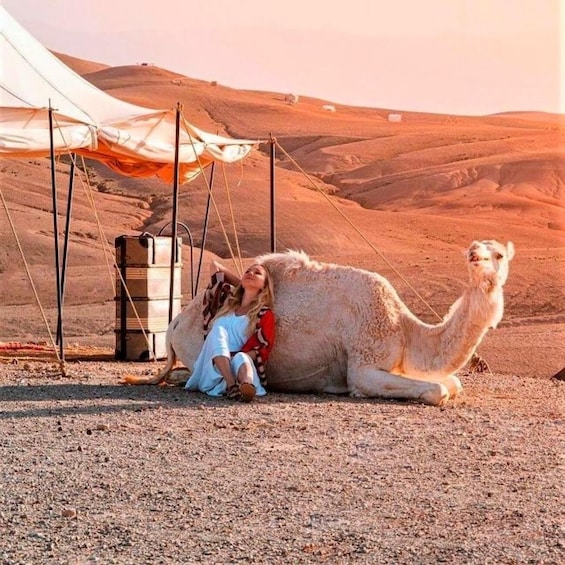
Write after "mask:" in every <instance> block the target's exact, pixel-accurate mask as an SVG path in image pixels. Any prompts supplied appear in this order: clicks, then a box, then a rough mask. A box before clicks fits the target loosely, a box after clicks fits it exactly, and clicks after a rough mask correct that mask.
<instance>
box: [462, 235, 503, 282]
mask: <svg viewBox="0 0 565 565" xmlns="http://www.w3.org/2000/svg"><path fill="white" fill-rule="evenodd" d="M512 257H514V244H513V243H512V242H511V241H509V242H508V243H507V244H506V246H504V245H502V244H501V243H498V241H494V240H485V241H473V243H472V244H471V246H470V247H469V250H468V251H467V260H468V261H469V273H470V275H471V281H472V283H474V284H476V285H477V286H480V287H481V288H483V289H484V290H487V291H490V290H492V289H493V288H495V287H501V286H502V285H504V283H505V282H506V279H507V278H508V265H509V263H510V260H511V259H512Z"/></svg>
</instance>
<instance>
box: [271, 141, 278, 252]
mask: <svg viewBox="0 0 565 565" xmlns="http://www.w3.org/2000/svg"><path fill="white" fill-rule="evenodd" d="M270 137H271V174H270V177H271V253H275V251H276V250H277V226H276V202H275V143H276V141H277V140H276V139H275V138H274V137H273V134H272V133H271V134H270Z"/></svg>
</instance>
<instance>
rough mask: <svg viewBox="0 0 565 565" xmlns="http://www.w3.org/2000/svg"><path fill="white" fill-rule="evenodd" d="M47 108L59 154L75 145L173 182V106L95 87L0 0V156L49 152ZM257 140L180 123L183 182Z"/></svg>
mask: <svg viewBox="0 0 565 565" xmlns="http://www.w3.org/2000/svg"><path fill="white" fill-rule="evenodd" d="M49 109H51V110H52V117H53V123H54V125H53V145H54V149H55V151H56V152H58V153H60V152H63V151H65V152H68V151H75V152H77V153H80V154H82V155H85V156H87V157H90V158H93V159H97V160H99V161H102V162H104V163H105V164H106V165H107V166H108V167H110V168H111V169H113V170H115V171H117V172H119V173H122V174H124V175H127V176H133V177H146V176H152V175H157V176H158V177H160V178H161V179H163V180H164V181H167V182H170V181H172V180H173V178H174V174H173V173H174V163H175V140H176V135H175V133H176V129H175V128H176V109H174V108H173V109H166V110H154V109H149V108H143V107H141V106H136V105H133V104H129V103H127V102H124V101H122V100H118V99H117V98H114V97H112V96H110V95H109V94H106V93H105V92H103V91H101V90H99V89H98V88H96V87H95V86H94V85H92V84H91V83H89V82H88V81H86V80H85V79H83V78H82V77H81V76H80V75H78V74H76V73H75V72H74V71H73V70H72V69H70V68H69V67H67V66H66V65H65V64H64V63H63V62H62V61H60V60H59V59H58V58H57V57H55V55H53V54H52V53H50V52H49V51H48V50H47V49H46V48H45V47H43V45H42V44H41V43H39V42H38V41H37V40H36V39H35V38H34V37H33V36H32V35H30V34H29V33H28V32H27V31H26V30H25V29H24V28H23V27H21V26H20V25H19V24H18V22H16V20H14V19H13V18H12V17H11V16H10V15H9V14H8V13H7V12H6V10H5V9H4V8H2V7H1V6H0V157H2V156H4V157H32V156H44V155H49V153H50V149H51V145H50V143H51V142H50V129H49ZM254 143H256V142H254V141H251V140H242V139H231V138H226V137H221V136H218V135H213V134H210V133H206V132H204V131H201V130H199V129H197V128H196V127H194V126H193V125H191V124H189V123H187V122H186V121H183V123H182V124H181V128H180V135H179V153H178V160H179V180H180V182H186V181H188V180H190V179H191V178H193V177H195V176H196V175H198V174H199V173H200V172H201V170H202V168H204V167H206V166H207V165H209V164H210V163H212V162H213V161H223V162H227V163H233V162H236V161H239V160H240V159H243V158H244V157H245V156H246V155H248V154H249V152H250V151H251V149H252V147H253V145H254Z"/></svg>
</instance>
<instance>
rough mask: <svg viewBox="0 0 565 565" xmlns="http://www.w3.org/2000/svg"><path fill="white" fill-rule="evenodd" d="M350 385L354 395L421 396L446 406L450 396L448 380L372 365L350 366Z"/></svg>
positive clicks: (417, 397) (413, 398)
mask: <svg viewBox="0 0 565 565" xmlns="http://www.w3.org/2000/svg"><path fill="white" fill-rule="evenodd" d="M347 385H348V388H349V392H350V394H351V396H358V397H376V396H380V397H383V398H399V399H406V400H418V401H420V402H423V403H424V404H431V405H432V406H442V405H443V404H445V403H446V402H447V401H448V400H449V396H450V390H449V387H448V386H447V382H433V381H425V380H421V379H411V378H408V377H401V376H400V375H394V374H392V373H389V372H388V371H382V370H380V369H375V368H374V367H371V366H370V365H364V366H361V367H352V366H349V367H348V372H347Z"/></svg>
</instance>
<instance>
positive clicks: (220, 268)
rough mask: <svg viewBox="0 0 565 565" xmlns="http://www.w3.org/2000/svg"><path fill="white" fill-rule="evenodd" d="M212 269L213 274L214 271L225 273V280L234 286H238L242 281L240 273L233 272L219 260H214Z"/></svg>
mask: <svg viewBox="0 0 565 565" xmlns="http://www.w3.org/2000/svg"><path fill="white" fill-rule="evenodd" d="M210 271H211V272H210V274H211V275H213V274H214V273H224V280H225V281H226V282H227V283H228V284H231V285H232V286H237V285H238V284H239V283H240V282H241V279H240V278H239V276H238V275H236V274H235V273H232V272H231V271H230V270H229V269H228V268H227V267H225V266H224V265H222V264H221V263H219V262H218V261H212V265H211V268H210Z"/></svg>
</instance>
